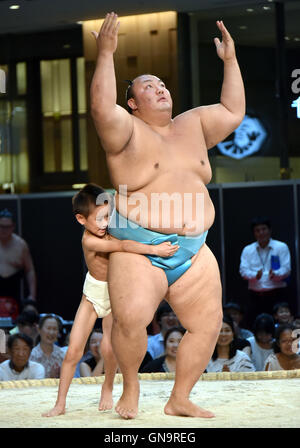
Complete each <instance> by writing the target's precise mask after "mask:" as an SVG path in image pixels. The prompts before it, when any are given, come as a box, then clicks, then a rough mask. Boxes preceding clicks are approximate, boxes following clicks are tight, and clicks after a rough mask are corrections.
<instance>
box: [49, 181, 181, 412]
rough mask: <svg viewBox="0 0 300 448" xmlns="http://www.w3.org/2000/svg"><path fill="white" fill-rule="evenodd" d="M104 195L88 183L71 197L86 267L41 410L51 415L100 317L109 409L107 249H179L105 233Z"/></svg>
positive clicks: (113, 366)
mask: <svg viewBox="0 0 300 448" xmlns="http://www.w3.org/2000/svg"><path fill="white" fill-rule="evenodd" d="M99 195H101V198H103V196H104V197H105V191H104V190H103V189H102V188H101V187H99V186H98V185H94V184H88V185H86V186H85V187H84V188H83V189H82V190H80V191H79V192H78V193H77V194H76V195H75V196H74V197H73V212H74V215H75V217H76V219H77V221H78V222H79V223H80V224H82V225H83V226H84V229H85V230H84V233H83V237H82V249H83V253H84V257H85V261H86V265H87V267H88V273H87V275H86V279H85V283H84V287H83V295H82V299H81V302H80V305H79V308H78V310H77V313H76V316H75V319H74V323H73V326H72V331H71V334H70V343H69V348H68V351H67V353H66V356H65V359H64V361H63V364H62V369H61V375H60V383H59V389H58V396H57V400H56V403H55V406H54V408H53V409H51V410H50V411H48V412H46V413H44V414H43V416H44V417H54V416H56V415H60V414H64V413H65V404H66V397H67V393H68V390H69V386H70V384H71V381H72V379H73V376H74V372H75V368H76V365H77V363H78V362H79V361H80V359H81V357H82V355H83V350H84V347H85V345H86V342H87V339H88V336H89V334H90V333H91V331H92V329H93V327H94V325H95V322H96V319H97V318H99V317H102V318H103V320H102V329H103V338H102V341H101V354H102V356H103V359H104V368H105V381H104V383H103V385H102V389H101V397H100V403H99V410H100V411H104V410H107V409H112V407H113V401H112V390H113V382H114V376H115V373H116V370H117V361H116V358H115V356H114V353H113V350H112V345H111V329H112V315H111V309H110V300H109V295H108V287H107V269H108V255H109V253H110V252H123V251H124V252H134V253H138V254H151V255H157V256H160V257H170V256H172V255H174V253H175V252H176V251H177V250H178V247H179V246H178V245H172V244H171V243H168V242H165V243H162V244H158V245H147V244H142V243H138V242H136V241H131V240H123V241H120V240H118V239H116V238H114V237H112V236H111V235H109V234H108V233H107V226H108V221H109V197H108V195H107V198H108V199H107V201H105V202H107V203H104V204H103V205H97V203H98V201H97V198H98V197H99Z"/></svg>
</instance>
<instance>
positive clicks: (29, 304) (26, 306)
mask: <svg viewBox="0 0 300 448" xmlns="http://www.w3.org/2000/svg"><path fill="white" fill-rule="evenodd" d="M24 311H34V312H35V313H36V314H37V315H38V316H39V315H40V313H39V311H38V309H37V303H36V301H35V300H32V299H25V300H23V302H22V308H21V312H22V313H23V312H24Z"/></svg>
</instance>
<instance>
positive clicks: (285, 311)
mask: <svg viewBox="0 0 300 448" xmlns="http://www.w3.org/2000/svg"><path fill="white" fill-rule="evenodd" d="M272 314H273V319H274V322H275V328H277V327H278V326H279V325H281V324H288V323H291V322H292V321H293V316H292V313H291V309H290V305H289V304H288V303H287V302H280V303H276V304H275V305H274V307H273V313H272Z"/></svg>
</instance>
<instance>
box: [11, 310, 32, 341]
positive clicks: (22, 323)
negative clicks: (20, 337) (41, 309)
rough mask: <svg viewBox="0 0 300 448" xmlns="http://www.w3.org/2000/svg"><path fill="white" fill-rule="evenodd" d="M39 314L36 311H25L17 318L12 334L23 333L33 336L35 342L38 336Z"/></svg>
mask: <svg viewBox="0 0 300 448" xmlns="http://www.w3.org/2000/svg"><path fill="white" fill-rule="evenodd" d="M38 323H39V315H38V314H36V312H35V311H23V312H22V313H21V314H19V316H18V317H17V319H16V327H14V328H13V329H12V330H10V332H9V333H10V334H16V333H23V334H27V336H29V337H31V338H32V340H33V343H34V344H35V342H36V339H37V337H38Z"/></svg>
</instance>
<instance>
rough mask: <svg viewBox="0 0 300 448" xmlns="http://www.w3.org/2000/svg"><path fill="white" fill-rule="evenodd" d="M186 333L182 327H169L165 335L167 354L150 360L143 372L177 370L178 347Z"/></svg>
mask: <svg viewBox="0 0 300 448" xmlns="http://www.w3.org/2000/svg"><path fill="white" fill-rule="evenodd" d="M184 333H185V329H184V328H182V327H172V328H169V329H168V330H167V331H166V333H165V336H164V351H165V354H164V355H163V356H160V357H159V358H156V359H154V360H153V361H150V362H149V363H148V364H146V365H145V366H144V367H143V368H142V369H141V372H142V373H146V372H175V367H176V354H177V349H178V346H179V343H180V341H181V339H182V337H183V335H184Z"/></svg>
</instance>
